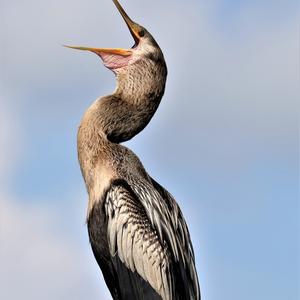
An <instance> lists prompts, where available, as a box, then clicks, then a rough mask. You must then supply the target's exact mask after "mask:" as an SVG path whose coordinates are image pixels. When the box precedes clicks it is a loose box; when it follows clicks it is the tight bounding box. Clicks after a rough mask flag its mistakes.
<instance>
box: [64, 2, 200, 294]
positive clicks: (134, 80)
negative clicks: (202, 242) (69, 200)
mask: <svg viewBox="0 0 300 300" xmlns="http://www.w3.org/2000/svg"><path fill="white" fill-rule="evenodd" d="M113 2H114V3H115V5H116V7H117V8H118V10H119V12H120V13H121V15H122V17H123V18H124V20H125V22H126V24H127V26H128V28H129V30H130V32H131V34H132V36H133V38H134V40H135V45H134V46H133V47H132V48H131V49H110V48H88V47H73V46H72V47H70V46H69V47H70V48H75V49H79V50H88V51H91V52H94V53H96V54H97V55H99V56H100V57H101V59H102V60H103V62H104V65H105V66H106V67H107V68H109V69H110V70H112V71H113V72H114V73H115V75H116V78H117V87H116V90H115V92H114V93H113V94H112V95H109V96H105V97H102V98H99V99H97V100H96V101H95V102H94V103H93V104H92V105H91V106H90V107H89V108H88V110H87V111H86V113H85V115H84V117H83V119H82V121H81V124H80V127H79V130H78V157H79V162H80V167H81V171H82V174H83V177H84V180H85V183H86V187H87V191H88V194H89V203H88V215H87V225H88V232H89V239H90V243H91V246H92V250H93V253H94V255H95V258H96V260H97V262H98V264H99V266H100V268H101V270H102V272H103V276H104V279H105V281H106V284H107V286H108V288H109V290H110V292H111V294H112V297H113V299H120V300H121V299H124V300H125V299H126V300H134V299H136V300H142V299H147V300H155V299H163V300H174V299H178V300H179V299H180V300H190V299H195V300H198V299H200V291H199V284H198V278H197V272H196V268H195V260H194V252H193V247H192V243H191V240H190V235H189V231H188V228H187V225H186V222H185V220H184V217H183V215H182V212H181V210H180V208H179V206H178V204H177V203H176V201H175V200H174V198H173V197H172V196H171V194H169V193H168V192H167V191H166V190H165V189H164V188H163V187H162V186H160V185H159V184H158V183H157V182H156V181H155V180H154V179H152V178H151V177H150V176H149V174H148V173H147V172H146V170H145V169H144V167H143V165H142V163H141V162H140V160H139V158H138V157H137V156H136V155H135V154H134V153H133V152H132V151H131V150H130V149H128V148H126V147H124V146H122V145H120V143H121V142H124V141H127V140H129V139H131V138H132V137H134V136H135V135H136V134H138V133H139V132H140V131H141V130H142V129H143V128H145V126H146V125H147V124H148V123H149V121H150V120H151V118H152V116H153V115H154V113H155V111H156V109H157V107H158V105H159V103H160V100H161V98H162V96H163V94H164V89H165V83H166V77H167V67H166V63H165V60H164V56H163V53H162V51H161V49H160V48H159V46H158V44H157V43H156V41H155V40H154V38H153V37H152V35H151V34H150V33H149V32H148V31H147V30H146V29H145V28H144V27H142V26H140V25H138V24H137V23H135V22H133V21H132V20H131V19H130V18H129V17H128V15H127V14H126V12H125V11H124V9H123V8H122V7H121V5H120V4H119V2H118V1H117V0H113Z"/></svg>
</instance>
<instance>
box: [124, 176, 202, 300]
mask: <svg viewBox="0 0 300 300" xmlns="http://www.w3.org/2000/svg"><path fill="white" fill-rule="evenodd" d="M150 181H151V182H148V181H141V180H138V181H136V180H135V179H132V178H131V179H130V182H131V184H132V189H133V190H134V192H135V193H136V195H138V197H139V200H140V201H141V203H142V205H143V207H144V208H145V211H146V214H147V216H148V218H149V220H150V222H151V225H152V226H153V228H155V230H156V231H157V232H158V235H159V239H160V241H161V242H166V243H167V245H168V248H169V251H170V255H171V258H172V266H173V267H172V269H173V271H172V272H173V273H172V280H173V282H174V289H175V290H174V291H173V293H174V295H176V296H175V297H178V298H175V299H187V300H190V299H193V300H194V299H196V300H199V299H200V288H199V283H198V276H197V272H196V267H195V258H194V251H193V246H192V243H191V239H190V234H189V231H188V227H187V225H186V222H185V220H184V217H183V215H182V212H181V210H180V208H179V206H178V204H177V203H176V201H175V200H174V198H173V197H172V195H171V194H170V193H169V192H168V191H166V190H165V189H164V188H163V187H162V186H161V185H159V184H158V183H157V182H156V181H155V180H154V179H152V178H150ZM178 295H179V296H178Z"/></svg>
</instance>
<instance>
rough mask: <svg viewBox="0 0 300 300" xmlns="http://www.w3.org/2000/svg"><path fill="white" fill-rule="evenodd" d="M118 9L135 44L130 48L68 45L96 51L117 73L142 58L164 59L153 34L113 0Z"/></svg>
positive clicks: (116, 0) (109, 67) (78, 48)
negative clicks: (132, 18)
mask: <svg viewBox="0 0 300 300" xmlns="http://www.w3.org/2000/svg"><path fill="white" fill-rule="evenodd" d="M113 2H114V4H115V5H116V7H117V9H118V11H119V12H120V14H121V15H122V17H123V19H124V21H125V22H126V24H127V26H128V28H129V31H130V33H131V35H132V37H133V38H134V41H135V44H134V45H133V47H132V48H130V49H121V48H91V47H80V46H66V47H68V48H72V49H77V50H86V51H91V52H93V53H96V54H97V55H98V56H100V57H101V59H102V60H103V63H104V65H105V66H106V67H107V68H108V69H110V70H112V71H113V72H115V73H118V72H119V71H120V70H122V69H124V68H125V67H127V66H129V65H133V64H135V63H136V62H138V61H140V60H152V61H164V59H163V54H162V51H161V49H160V48H159V46H158V44H157V43H156V41H155V40H154V38H153V37H152V35H151V34H150V33H149V32H148V31H147V30H146V29H145V28H144V27H143V26H141V25H139V24H137V23H135V22H134V21H132V20H131V19H130V17H129V16H128V15H127V13H126V12H125V10H124V9H123V7H122V6H121V5H120V3H119V2H118V0H113Z"/></svg>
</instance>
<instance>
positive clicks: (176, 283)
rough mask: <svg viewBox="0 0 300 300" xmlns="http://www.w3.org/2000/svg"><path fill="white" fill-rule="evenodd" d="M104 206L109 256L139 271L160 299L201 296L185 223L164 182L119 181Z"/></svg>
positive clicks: (189, 299)
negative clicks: (164, 186) (162, 183)
mask: <svg viewBox="0 0 300 300" xmlns="http://www.w3.org/2000/svg"><path fill="white" fill-rule="evenodd" d="M151 180H152V179H151ZM105 211H106V215H107V217H108V221H107V222H108V226H107V230H108V244H109V249H110V253H111V256H112V257H118V258H119V259H120V261H121V262H122V263H123V264H124V265H125V266H126V268H128V269H130V270H131V272H132V273H133V274H136V273H137V274H139V275H140V276H141V277H142V278H143V279H144V280H145V281H146V282H148V283H149V284H150V286H151V287H152V288H153V289H154V290H155V291H156V292H157V294H158V295H160V296H161V298H162V299H164V300H171V299H172V300H173V299H186V300H192V299H193V300H194V299H195V300H198V299H200V293H199V284H198V278H197V273H196V269H195V262H194V253H193V248H192V244H191V241H190V236H189V232H188V229H187V225H186V223H185V221H184V218H183V216H182V213H181V211H180V209H179V207H178V205H177V203H176V202H175V200H174V199H173V197H172V196H171V195H170V194H169V193H168V192H167V191H166V190H165V189H164V188H162V187H161V186H160V185H159V184H158V183H156V182H155V181H154V180H152V182H148V181H141V180H140V179H139V180H138V181H135V180H134V179H133V178H130V179H128V180H127V182H125V181H124V182H119V183H118V184H114V185H112V188H111V189H110V190H109V191H108V193H107V196H106V204H105ZM118 274H119V272H118ZM134 286H135V284H132V290H133V291H134V292H135V293H136V291H135V288H134ZM137 299H143V298H137ZM149 299H155V298H151V297H150V298H149Z"/></svg>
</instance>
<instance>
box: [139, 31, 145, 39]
mask: <svg viewBox="0 0 300 300" xmlns="http://www.w3.org/2000/svg"><path fill="white" fill-rule="evenodd" d="M144 35H145V30H144V29H141V30H140V31H139V36H140V37H143V36H144Z"/></svg>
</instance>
